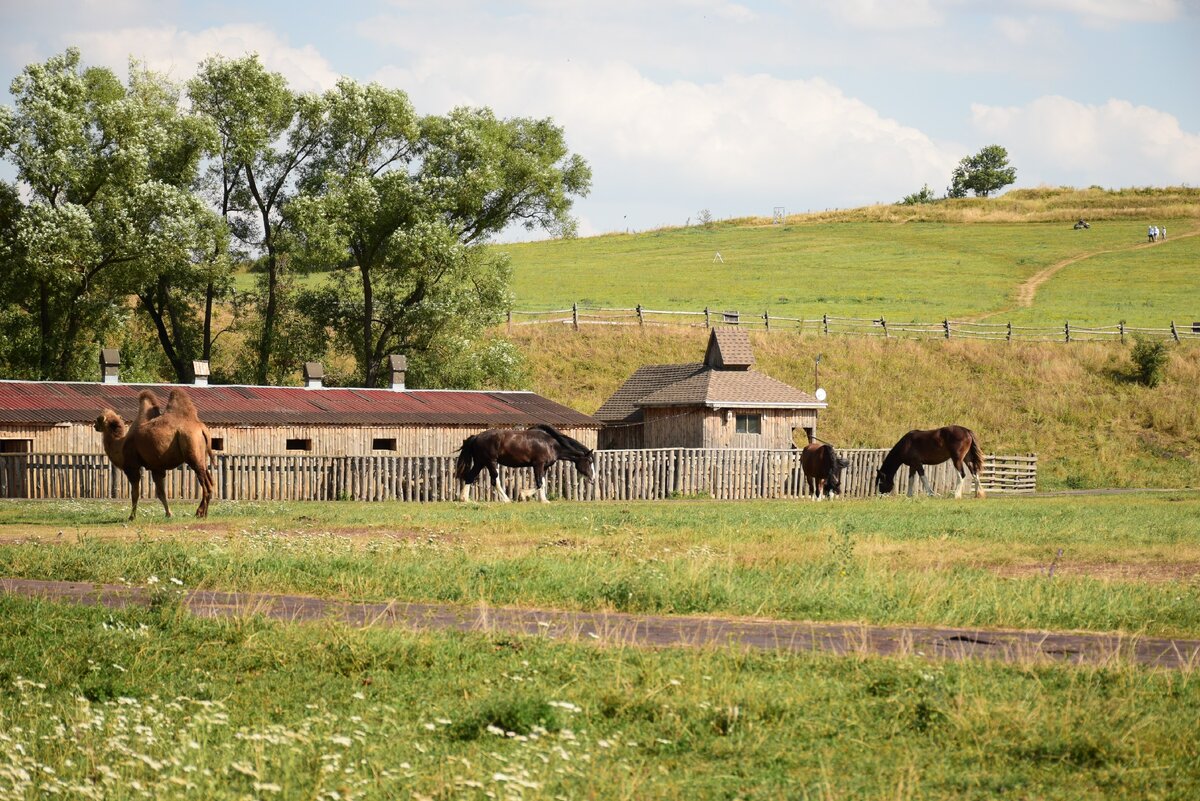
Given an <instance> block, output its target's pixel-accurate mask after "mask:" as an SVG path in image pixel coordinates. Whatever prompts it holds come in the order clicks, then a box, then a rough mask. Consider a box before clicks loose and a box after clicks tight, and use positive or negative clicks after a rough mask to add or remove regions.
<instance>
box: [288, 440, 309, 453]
mask: <svg viewBox="0 0 1200 801" xmlns="http://www.w3.org/2000/svg"><path fill="white" fill-rule="evenodd" d="M287 449H288V450H289V451H311V450H312V440H311V439H289V440H288V441H287Z"/></svg>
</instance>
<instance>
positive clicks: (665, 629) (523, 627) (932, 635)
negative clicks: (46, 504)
mask: <svg viewBox="0 0 1200 801" xmlns="http://www.w3.org/2000/svg"><path fill="white" fill-rule="evenodd" d="M0 592H5V593H10V594H13V595H21V596H26V597H35V598H43V599H48V600H56V601H68V602H73V603H80V604H87V605H103V606H106V607H109V608H123V607H127V606H147V605H149V604H150V603H151V601H152V600H153V598H154V593H152V592H151V591H150V590H147V589H146V588H145V587H125V586H119V585H112V584H102V585H96V584H89V583H84V582H71V581H36V580H30V579H0ZM182 601H183V603H184V605H185V606H186V608H187V609H188V610H189V611H191V612H192V613H193V614H196V615H199V616H201V617H240V616H245V615H262V616H264V617H268V618H273V619H276V620H283V621H287V622H304V621H315V620H335V621H339V622H341V623H345V624H347V625H351V626H360V627H361V626H402V627H404V628H409V629H414V630H417V631H465V632H485V633H492V634H517V635H526V636H542V637H548V638H552V639H561V640H568V641H576V642H599V643H604V644H608V645H627V646H637V647H651V648H678V647H706V646H707V647H734V648H744V649H751V650H766V651H770V650H774V651H792V652H804V651H808V652H830V653H835V654H862V655H881V656H913V655H915V656H921V657H925V658H927V659H952V660H964V659H988V660H998V661H1001V662H1063V663H1070V664H1079V665H1112V666H1116V665H1125V664H1133V665H1142V666H1147V667H1157V668H1170V669H1191V668H1193V667H1196V666H1200V640H1183V639H1166V638H1152V637H1130V636H1122V635H1119V634H1090V633H1079V632H1043V631H1021V630H1011V629H1010V630H990V629H963V628H947V627H908V626H869V625H862V624H854V623H849V624H847V623H800V622H789V621H774V620H755V619H748V618H717V617H695V616H679V617H674V616H672V617H666V616H657V615H632V614H623V613H617V612H563V611H555V610H549V609H512V608H492V607H486V606H457V605H451V604H424V603H399V602H391V603H356V602H350V601H336V600H325V599H321V598H313V597H308V596H301V595H273V594H266V593H240V592H235V593H229V592H215V591H210V590H193V591H190V592H187V593H184V594H183V597H182Z"/></svg>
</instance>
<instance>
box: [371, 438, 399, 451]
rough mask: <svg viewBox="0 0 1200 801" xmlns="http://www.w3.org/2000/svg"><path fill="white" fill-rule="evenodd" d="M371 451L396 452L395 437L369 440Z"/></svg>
mask: <svg viewBox="0 0 1200 801" xmlns="http://www.w3.org/2000/svg"><path fill="white" fill-rule="evenodd" d="M371 450H373V451H394V450H396V438H395V437H376V438H375V439H373V440H371Z"/></svg>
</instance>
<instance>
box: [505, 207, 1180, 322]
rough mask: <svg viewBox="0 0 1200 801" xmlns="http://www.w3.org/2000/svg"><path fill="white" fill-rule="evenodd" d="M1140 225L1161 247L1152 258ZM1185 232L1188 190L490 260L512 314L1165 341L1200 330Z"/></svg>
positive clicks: (826, 221)
mask: <svg viewBox="0 0 1200 801" xmlns="http://www.w3.org/2000/svg"><path fill="white" fill-rule="evenodd" d="M1080 217H1082V218H1084V219H1087V220H1089V221H1090V222H1091V223H1092V227H1091V229H1089V230H1081V231H1076V230H1072V227H1071V224H1072V223H1073V222H1074V221H1075V220H1076V219H1078V218H1080ZM1151 223H1154V224H1157V225H1160V226H1166V228H1167V229H1168V232H1169V234H1170V238H1169V239H1168V240H1167V241H1165V242H1160V243H1156V244H1154V245H1148V244H1147V242H1146V228H1147V226H1148V225H1149V224H1151ZM1197 233H1200V190H1197V189H1186V188H1183V189H1147V190H1122V191H1105V190H1099V189H1091V190H1070V189H1034V190H1016V191H1013V192H1009V193H1008V194H1006V195H1004V196H1003V197H1001V198H994V199H988V200H977V199H969V200H956V201H942V202H939V203H934V204H928V205H922V206H875V207H869V208H863V209H852V210H847V211H838V212H832V213H823V214H811V215H804V216H795V217H789V218H787V219H786V220H785V221H784V223H783V224H781V225H774V224H772V223H771V221H770V220H766V219H743V220H734V221H727V222H722V223H716V224H713V225H711V226H708V227H705V226H699V225H698V226H692V227H688V228H666V229H662V230H657V231H650V232H646V233H639V234H629V235H625V234H610V235H606V236H598V237H589V238H584V239H575V240H557V241H546V242H534V243H523V244H512V245H504V246H497V247H500V248H501V249H503V250H504V251H505V252H507V253H508V254H509V256H510V258H511V260H512V265H513V290H514V294H515V307H516V308H517V309H530V310H537V309H552V308H562V307H564V306H569V305H570V304H571V303H572V302H578V303H580V304H581V305H587V306H604V307H632V306H635V305H638V304H641V305H642V306H644V307H647V308H651V309H670V310H693V311H698V310H700V309H703V308H704V307H706V306H707V307H710V308H712V309H714V310H734V309H736V310H739V311H741V312H743V313H753V314H761V313H763V312H764V311H767V312H770V313H771V314H774V315H780V316H787V317H805V318H816V317H820V316H821V315H822V314H829V315H838V316H848V317H880V316H884V317H886V318H887V319H888V320H893V321H896V322H903V321H931V320H941V319H942V318H944V317H950V318H951V319H978V318H988V319H992V320H1001V321H1003V320H1008V319H1011V320H1012V321H1014V322H1022V323H1031V322H1038V323H1055V324H1061V323H1062V322H1063V321H1064V320H1067V319H1069V320H1072V321H1077V322H1082V323H1091V324H1115V323H1116V322H1118V321H1119V320H1121V319H1124V320H1126V321H1127V322H1128V323H1129V324H1130V325H1144V326H1164V325H1166V324H1167V323H1168V322H1169V321H1170V320H1171V319H1178V320H1180V321H1184V320H1190V319H1198V320H1200V293H1197V292H1196V290H1195V286H1196V279H1197V274H1196V265H1197V264H1200V238H1198V237H1196V236H1195V235H1196V234H1197ZM718 253H719V254H720V258H718V257H717V254H718ZM1030 285H1032V286H1033V289H1034V290H1035V291H1034V292H1033V293H1032V294H1031V295H1030V294H1029V288H1030ZM1027 295H1029V297H1030V305H1028V306H1025V305H1024V302H1025V298H1026V296H1027Z"/></svg>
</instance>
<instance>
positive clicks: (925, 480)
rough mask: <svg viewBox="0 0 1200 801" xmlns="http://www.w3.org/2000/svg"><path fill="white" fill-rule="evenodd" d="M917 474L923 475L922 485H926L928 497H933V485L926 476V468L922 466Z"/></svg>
mask: <svg viewBox="0 0 1200 801" xmlns="http://www.w3.org/2000/svg"><path fill="white" fill-rule="evenodd" d="M917 475H919V476H920V477H921V485H922V486H923V487H925V495H926V497H929V498H932V497H933V486H932V485H931V484H930V483H929V479H928V478H926V477H925V468H924V467H922V468H920V470H919V472H918V473H917Z"/></svg>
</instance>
